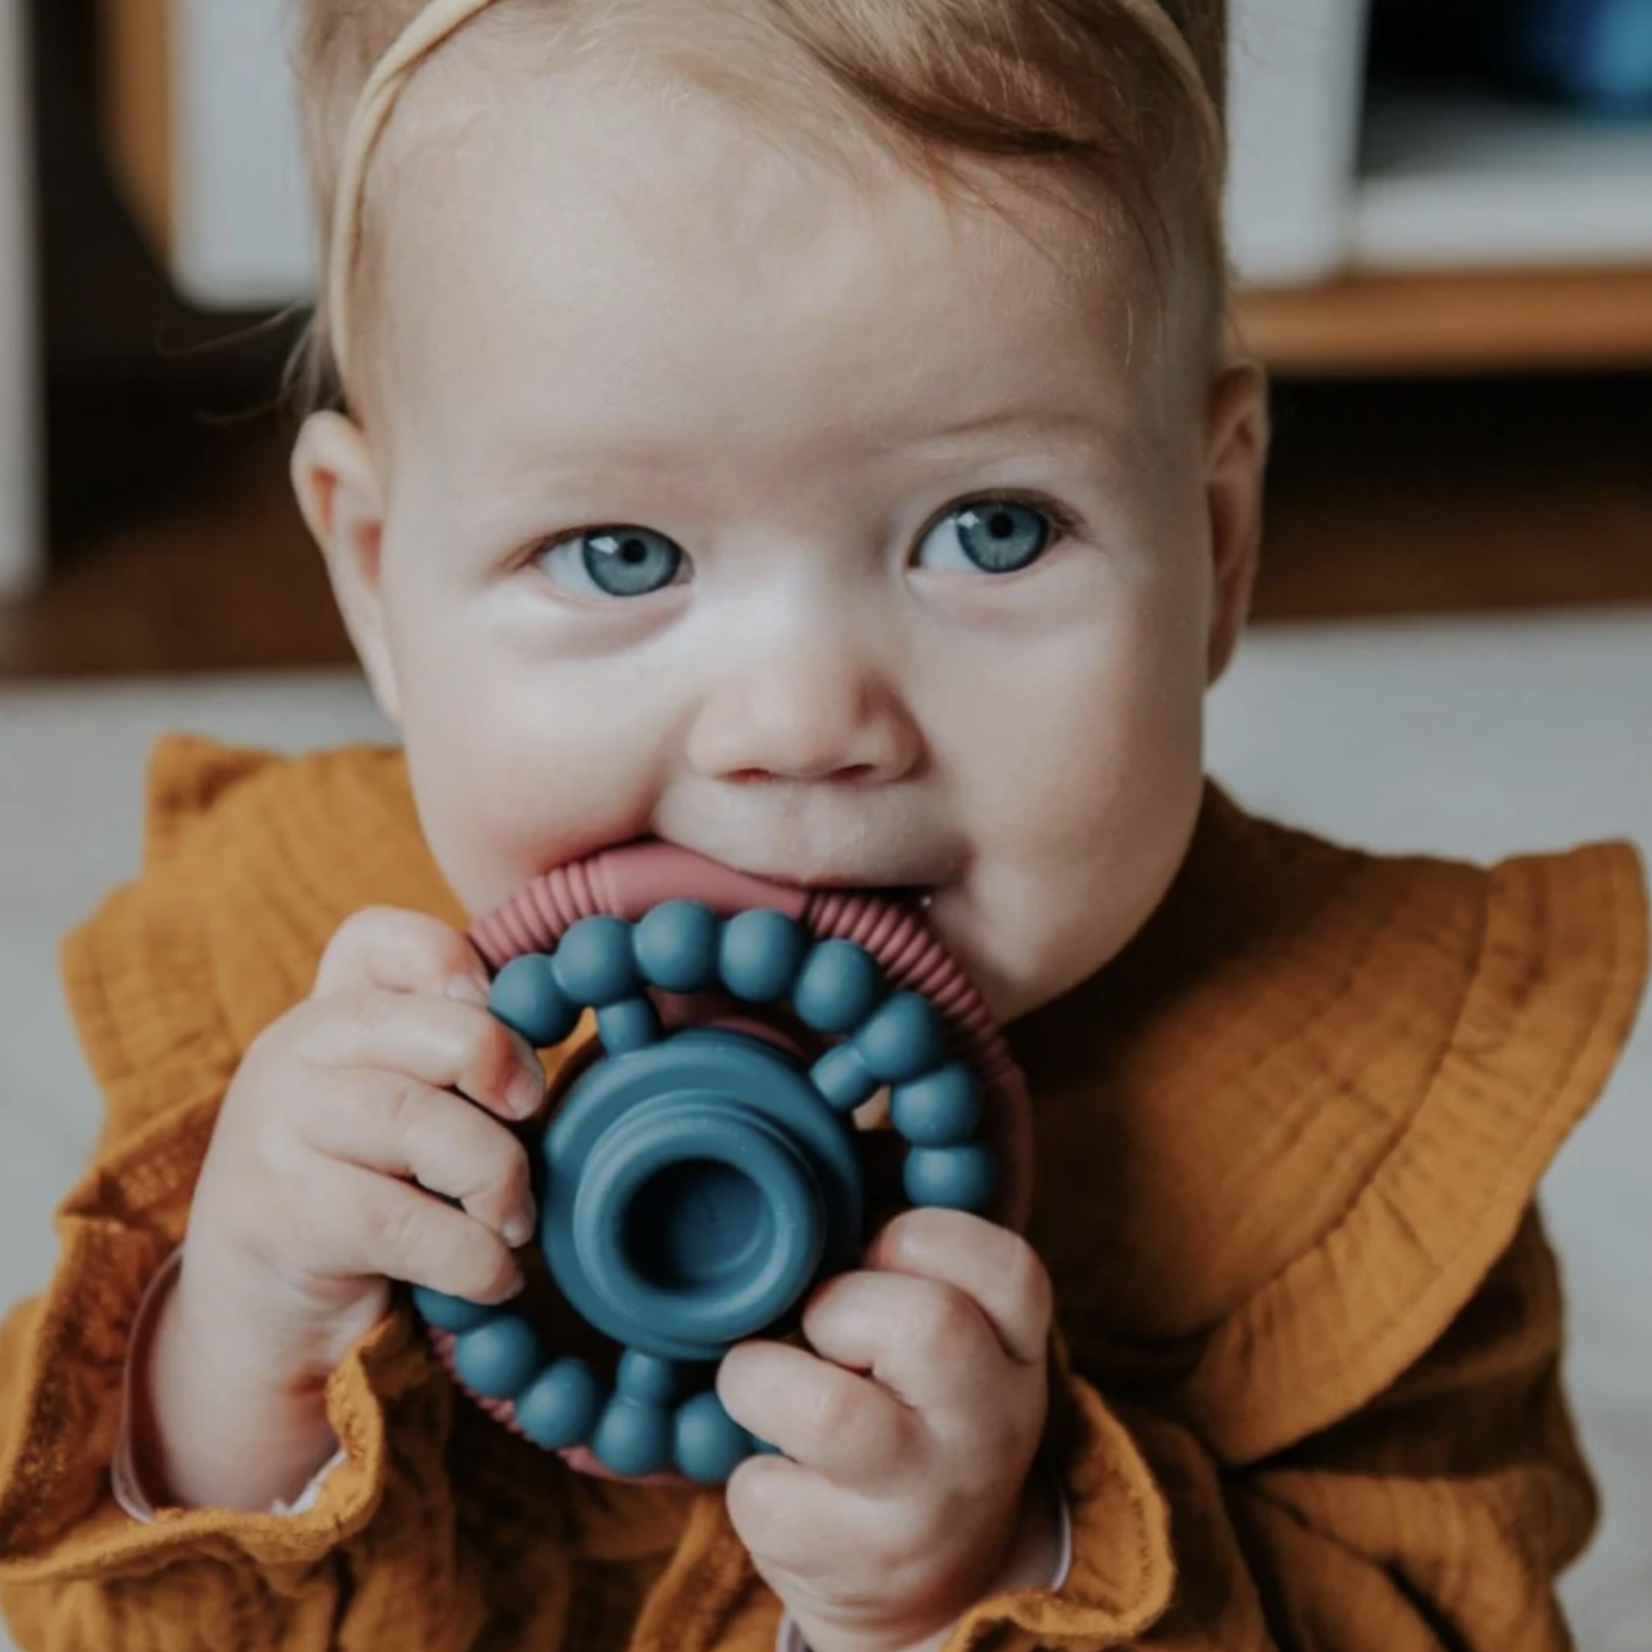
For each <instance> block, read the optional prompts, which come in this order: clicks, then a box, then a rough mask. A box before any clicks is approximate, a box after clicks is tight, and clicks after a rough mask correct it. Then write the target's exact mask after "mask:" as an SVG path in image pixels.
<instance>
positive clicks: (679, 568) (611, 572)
mask: <svg viewBox="0 0 1652 1652" xmlns="http://www.w3.org/2000/svg"><path fill="white" fill-rule="evenodd" d="M538 561H539V565H540V567H541V568H543V569H544V571H545V573H546V575H547V577H548V578H549V579H550V580H551V581H552V583H553V584H556V585H560V586H561V587H562V589H563V590H565V591H572V592H574V593H576V594H577V595H579V596H605V597H646V596H651V595H653V593H654V592H656V591H663V590H664V589H665V588H666V587H667V586H668V585H675V584H677V583H678V580H679V576H680V575H681V574H682V573H683V572H684V570H685V569H686V568H687V566H688V556H687V554H686V553H685V552H684V550H683V548H682V547H681V546H680V545H678V544H676V543H675V542H674V541H673V540H670V539H667V538H666V537H665V535H664V534H663V533H655V532H654V530H653V529H652V528H632V527H619V528H590V529H587V530H586V531H585V532H584V533H576V534H570V535H569V536H568V537H567V538H566V539H560V540H556V541H554V542H553V543H551V544H549V545H546V546H545V547H544V548H543V549H542V550H541V551H540V552H539V553H538Z"/></svg>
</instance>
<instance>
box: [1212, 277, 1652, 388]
mask: <svg viewBox="0 0 1652 1652" xmlns="http://www.w3.org/2000/svg"><path fill="white" fill-rule="evenodd" d="M1238 327H1239V336H1240V339H1241V342H1242V343H1243V345H1244V346H1245V348H1247V349H1249V350H1251V351H1253V352H1254V353H1255V354H1256V355H1257V356H1258V357H1260V359H1261V360H1263V361H1264V362H1266V363H1267V365H1268V366H1269V367H1270V368H1272V369H1273V370H1274V371H1275V372H1277V373H1284V374H1291V375H1300V376H1303V377H1355V376H1359V377H1366V376H1379V375H1384V374H1424V373H1440V374H1454V373H1472V372H1486V371H1491V372H1497V373H1512V372H1539V371H1587V370H1591V369H1622V368H1636V367H1652V265H1648V266H1646V267H1644V268H1642V267H1635V266H1630V267H1626V268H1622V269H1612V270H1553V271H1525V270H1522V271H1519V272H1510V273H1503V272H1476V273H1465V274H1460V275H1434V274H1427V275H1352V276H1346V277H1343V278H1342V279H1340V280H1337V281H1334V282H1332V283H1330V284H1328V285H1326V286H1323V287H1311V288H1301V289H1283V288H1281V289H1267V290H1263V289H1253V290H1251V291H1248V292H1244V293H1242V294H1241V295H1240V299H1239V305H1238Z"/></svg>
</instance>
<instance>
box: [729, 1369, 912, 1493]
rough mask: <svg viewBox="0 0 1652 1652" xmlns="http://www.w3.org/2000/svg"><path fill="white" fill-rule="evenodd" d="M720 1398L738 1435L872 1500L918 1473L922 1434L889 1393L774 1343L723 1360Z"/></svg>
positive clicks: (843, 1371)
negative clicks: (754, 1439)
mask: <svg viewBox="0 0 1652 1652" xmlns="http://www.w3.org/2000/svg"><path fill="white" fill-rule="evenodd" d="M717 1393H718V1396H719V1397H720V1398H721V1399H722V1402H723V1404H724V1405H725V1406H726V1407H727V1408H728V1413H729V1415H730V1416H731V1417H733V1418H734V1420H735V1421H736V1422H737V1423H739V1424H740V1426H741V1427H742V1428H746V1429H749V1430H750V1431H751V1432H752V1433H753V1434H755V1435H757V1436H758V1438H759V1439H763V1440H767V1441H768V1442H769V1443H770V1444H771V1445H773V1446H776V1447H778V1448H779V1449H780V1450H781V1451H783V1452H784V1453H785V1454H786V1456H788V1457H790V1458H791V1459H792V1460H793V1461H794V1462H798V1463H801V1464H803V1465H804V1466H805V1467H806V1468H812V1469H814V1470H815V1471H816V1472H817V1473H820V1474H823V1475H825V1477H826V1478H827V1479H828V1480H831V1481H833V1482H834V1483H836V1484H837V1485H840V1486H852V1487H854V1489H855V1490H857V1491H860V1492H864V1493H867V1494H868V1495H875V1494H876V1493H878V1492H880V1491H883V1490H885V1489H886V1488H888V1487H889V1486H891V1485H894V1484H897V1483H899V1482H901V1481H903V1480H905V1479H906V1478H907V1477H908V1476H909V1475H911V1474H912V1473H913V1471H914V1468H915V1467H916V1457H917V1439H918V1435H919V1432H920V1430H919V1428H918V1426H917V1425H916V1423H915V1422H914V1419H913V1417H912V1414H911V1413H910V1412H909V1411H907V1410H906V1408H905V1407H904V1406H903V1405H902V1404H901V1403H900V1401H899V1400H897V1399H896V1398H895V1397H894V1395H892V1394H891V1393H889V1391H888V1390H887V1389H884V1388H880V1387H879V1386H878V1385H877V1384H876V1383H875V1382H872V1381H870V1380H868V1379H867V1378H866V1377H862V1376H857V1375H856V1374H855V1373H854V1372H853V1371H846V1370H844V1369H843V1368H842V1367H841V1366H837V1365H832V1364H830V1363H828V1362H827V1361H826V1360H823V1359H817V1358H816V1357H815V1356H814V1355H813V1354H810V1353H808V1352H806V1351H805V1350H803V1349H801V1348H792V1347H788V1346H787V1345H786V1344H784V1343H779V1342H747V1343H742V1344H740V1345H739V1346H738V1347H736V1348H734V1349H733V1350H731V1351H730V1352H729V1354H728V1355H727V1356H726V1357H725V1358H724V1360H723V1363H722V1365H721V1366H720V1367H719V1368H718V1372H717Z"/></svg>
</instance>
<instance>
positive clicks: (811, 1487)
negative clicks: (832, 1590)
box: [726, 1457, 886, 1581]
mask: <svg viewBox="0 0 1652 1652" xmlns="http://www.w3.org/2000/svg"><path fill="white" fill-rule="evenodd" d="M726 1496H727V1500H728V1512H729V1519H730V1521H731V1522H732V1523H733V1526H734V1529H735V1531H736V1532H737V1533H738V1534H739V1537H740V1541H741V1542H742V1543H744V1544H745V1546H746V1548H747V1550H748V1551H749V1552H750V1553H751V1556H752V1558H753V1559H754V1560H756V1561H757V1562H758V1563H759V1564H760V1565H762V1566H763V1567H764V1569H765V1570H768V1571H779V1572H782V1573H785V1574H787V1575H788V1576H790V1577H793V1578H798V1579H801V1580H805V1581H807V1580H809V1579H813V1578H831V1577H867V1576H871V1575H874V1574H875V1573H876V1571H877V1569H878V1558H879V1557H878V1545H879V1541H880V1535H879V1534H880V1530H881V1528H882V1524H883V1520H884V1518H886V1511H885V1510H884V1509H882V1508H880V1507H879V1505H877V1504H875V1503H872V1502H870V1501H868V1500H867V1499H865V1498H862V1497H859V1496H856V1495H855V1494H854V1493H853V1492H848V1491H845V1490H843V1489H842V1488H841V1487H840V1486H836V1485H833V1484H832V1482H831V1481H829V1480H826V1479H823V1478H822V1477H821V1476H820V1475H819V1474H817V1473H815V1471H814V1470H813V1469H810V1468H805V1467H804V1466H803V1465H802V1464H801V1463H791V1462H787V1461H786V1459H785V1458H783V1457H749V1458H747V1459H746V1461H745V1462H743V1463H742V1464H741V1465H740V1466H739V1467H738V1468H737V1469H736V1470H735V1471H734V1473H733V1474H732V1475H731V1476H730V1478H729V1483H728V1488H727V1492H726Z"/></svg>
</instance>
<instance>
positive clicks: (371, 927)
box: [311, 906, 488, 1004]
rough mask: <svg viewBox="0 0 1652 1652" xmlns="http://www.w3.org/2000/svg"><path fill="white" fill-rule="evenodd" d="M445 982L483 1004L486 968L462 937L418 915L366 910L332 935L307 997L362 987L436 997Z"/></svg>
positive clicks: (437, 921) (385, 908) (377, 908)
mask: <svg viewBox="0 0 1652 1652" xmlns="http://www.w3.org/2000/svg"><path fill="white" fill-rule="evenodd" d="M450 982H463V983H465V984H466V986H465V988H464V989H462V990H465V991H466V992H467V994H468V996H469V998H470V1001H471V1002H472V1003H477V1004H485V1003H486V1002H487V998H488V971H487V965H486V964H484V963H483V961H482V959H481V956H480V955H479V954H478V952H477V951H476V948H475V947H473V946H472V945H471V944H470V942H469V941H468V940H466V939H465V937H464V936H463V935H461V934H460V933H459V932H458V931H457V930H456V929H453V928H450V927H449V926H448V925H447V924H445V923H443V922H442V921H441V920H440V919H438V918H432V917H429V916H427V915H426V914H425V913H423V912H404V911H402V910H401V909H399V908H397V907H392V906H370V907H367V908H365V909H364V910H363V911H360V912H357V913H355V914H354V915H353V916H352V917H349V918H347V919H345V921H344V922H343V923H342V924H340V925H339V927H338V929H337V930H336V931H335V932H334V934H333V938H332V940H331V941H329V942H328V944H327V950H326V951H325V952H324V953H322V955H321V964H320V967H319V968H318V969H317V971H316V979H315V987H314V988H313V990H312V992H311V997H313V998H330V997H332V996H333V995H334V994H336V993H341V992H359V991H361V990H362V989H363V988H367V987H377V988H379V989H380V990H381V991H384V992H417V993H425V994H429V995H432V996H440V995H441V994H443V993H444V992H445V991H446V990H447V988H448V985H449V983H450Z"/></svg>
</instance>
